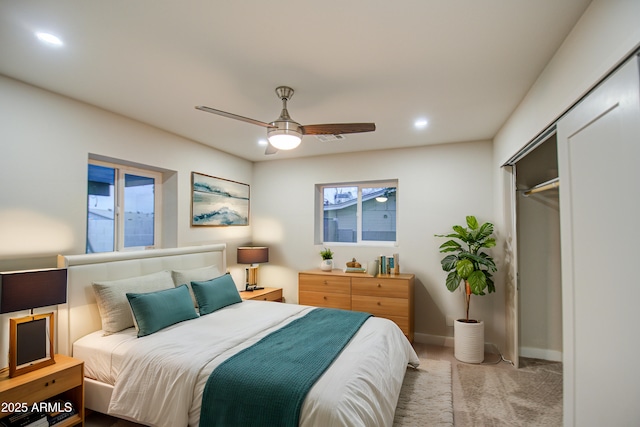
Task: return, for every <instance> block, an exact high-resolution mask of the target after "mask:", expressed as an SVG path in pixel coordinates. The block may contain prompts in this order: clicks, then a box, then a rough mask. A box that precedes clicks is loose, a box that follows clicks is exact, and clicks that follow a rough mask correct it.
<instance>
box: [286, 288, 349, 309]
mask: <svg viewBox="0 0 640 427" xmlns="http://www.w3.org/2000/svg"><path fill="white" fill-rule="evenodd" d="M298 304H302V305H312V306H314V307H327V308H340V309H343V310H351V296H350V295H349V294H346V295H345V294H332V293H327V292H305V291H300V292H299V293H298Z"/></svg>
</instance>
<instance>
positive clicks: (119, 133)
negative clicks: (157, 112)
mask: <svg viewBox="0 0 640 427" xmlns="http://www.w3.org/2000/svg"><path fill="white" fill-rule="evenodd" d="M0 93H1V94H2V96H0V138H1V139H0V140H1V141H2V155H1V156H0V180H1V182H2V187H1V190H0V200H1V201H2V202H1V205H0V269H2V270H6V269H16V268H37V267H51V266H55V256H56V255H57V254H58V253H64V254H78V253H84V251H85V229H86V210H87V208H86V206H87V197H86V194H87V160H88V156H89V153H92V154H98V155H102V156H107V157H112V158H116V159H123V160H128V161H132V162H138V163H141V164H145V165H149V166H153V167H157V168H162V169H164V170H169V171H174V172H175V177H174V178H173V179H174V180H175V181H176V182H175V183H169V185H170V186H171V185H172V186H174V187H176V188H177V200H176V201H175V202H174V203H177V206H176V208H175V209H174V212H175V213H174V214H173V215H170V216H169V217H168V218H165V220H166V221H171V222H173V224H174V228H175V231H173V233H174V234H175V236H174V237H173V238H170V240H173V241H174V242H175V243H177V246H186V245H190V244H200V243H209V242H222V241H242V242H246V241H250V240H251V227H229V228H220V227H197V228H192V227H190V220H189V219H190V200H191V199H190V197H191V196H190V182H191V172H192V171H196V172H201V173H205V174H209V175H214V176H219V177H223V178H227V179H231V180H235V181H239V182H244V183H248V184H251V177H252V167H253V165H252V163H251V162H248V161H246V160H242V159H239V158H237V157H234V156H231V155H228V154H225V153H222V152H219V151H217V150H214V149H212V148H209V147H206V146H204V145H201V144H198V143H196V142H193V141H190V140H186V139H184V138H180V137H178V136H176V135H173V134H170V133H167V132H163V131H161V130H158V129H156V128H153V127H150V126H147V125H144V124H142V123H139V122H135V121H133V120H130V119H127V118H125V117H122V116H119V115H116V114H112V113H109V112H106V111H104V110H100V109H97V108H94V107H91V106H89V105H87V104H83V103H80V102H77V101H74V100H71V99H68V98H64V97H61V96H58V95H56V94H53V93H50V92H47V91H44V90H40V89H37V88H34V87H32V86H29V85H25V84H23V83H20V82H18V81H15V80H12V79H9V78H6V77H2V76H0ZM176 216H177V217H176ZM169 246H172V245H169Z"/></svg>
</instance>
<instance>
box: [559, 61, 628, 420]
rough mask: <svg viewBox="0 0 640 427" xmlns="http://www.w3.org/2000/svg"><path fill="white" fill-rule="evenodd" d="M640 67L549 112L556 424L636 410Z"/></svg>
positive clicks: (619, 415) (624, 69) (623, 417)
mask: <svg viewBox="0 0 640 427" xmlns="http://www.w3.org/2000/svg"><path fill="white" fill-rule="evenodd" d="M639 93H640V74H639V72H638V58H637V57H634V58H633V59H631V60H630V61H629V62H628V63H626V64H625V65H624V66H623V67H621V68H620V69H619V70H618V71H617V72H616V73H615V74H614V75H612V76H611V77H610V78H608V79H607V80H606V81H605V82H603V83H602V84H601V85H600V86H599V87H598V88H596V89H595V90H594V91H593V92H592V93H591V94H590V95H589V96H588V97H587V98H585V100H583V101H582V102H581V103H580V104H578V105H577V106H576V107H575V108H574V109H573V110H571V111H570V112H569V113H568V114H567V115H566V116H565V117H563V119H562V120H561V121H559V122H558V164H559V174H560V182H561V183H562V187H561V189H560V226H561V242H562V243H561V245H562V250H561V253H562V282H563V283H562V286H563V296H562V299H563V334H564V339H563V351H564V358H563V360H564V368H565V372H564V407H565V409H564V418H565V419H564V422H565V426H580V427H583V426H604V425H616V426H631V425H638V420H640V404H638V396H640V369H639V368H638V357H639V356H640V329H639V321H640V277H639V275H638V272H639V271H640V257H639V255H638V254H639V251H638V246H639V242H640V232H639V231H638V230H640V228H639V218H640V216H639V214H640V106H639V100H638V98H639Z"/></svg>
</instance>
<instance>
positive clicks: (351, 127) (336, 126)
mask: <svg viewBox="0 0 640 427" xmlns="http://www.w3.org/2000/svg"><path fill="white" fill-rule="evenodd" d="M300 128H301V129H302V134H303V135H341V134H343V133H360V132H373V131H374V130H376V124H375V123H333V124H324V125H306V126H300Z"/></svg>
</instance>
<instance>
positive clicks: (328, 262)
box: [320, 259, 333, 271]
mask: <svg viewBox="0 0 640 427" xmlns="http://www.w3.org/2000/svg"><path fill="white" fill-rule="evenodd" d="M320 270H323V271H331V270H333V260H332V259H323V260H322V264H320Z"/></svg>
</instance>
